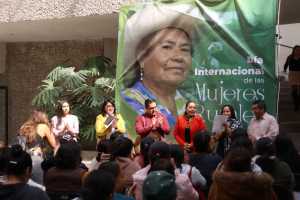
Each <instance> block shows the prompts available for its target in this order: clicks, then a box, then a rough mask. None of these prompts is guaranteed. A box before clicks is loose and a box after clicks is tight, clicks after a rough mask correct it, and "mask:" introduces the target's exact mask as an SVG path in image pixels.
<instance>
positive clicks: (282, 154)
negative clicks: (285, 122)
mask: <svg viewBox="0 0 300 200" xmlns="http://www.w3.org/2000/svg"><path fill="white" fill-rule="evenodd" d="M274 144H275V154H276V157H277V158H278V159H279V160H281V161H288V162H291V161H292V160H293V159H295V158H296V159H297V158H298V159H299V154H298V151H297V150H296V148H295V146H294V144H293V141H292V140H291V138H290V137H289V136H288V135H286V134H285V133H280V134H279V135H277V137H276V139H275V142H274Z"/></svg>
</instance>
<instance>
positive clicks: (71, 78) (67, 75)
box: [61, 67, 91, 88]
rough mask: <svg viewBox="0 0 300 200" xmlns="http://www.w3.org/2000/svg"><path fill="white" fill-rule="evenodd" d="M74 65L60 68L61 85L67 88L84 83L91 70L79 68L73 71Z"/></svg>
mask: <svg viewBox="0 0 300 200" xmlns="http://www.w3.org/2000/svg"><path fill="white" fill-rule="evenodd" d="M74 70H75V67H69V68H64V69H62V70H61V79H62V84H61V85H62V86H63V87H64V86H67V87H68V88H73V87H79V86H81V85H82V84H85V79H86V78H87V77H88V76H90V74H91V72H90V71H88V70H80V71H78V72H75V71H74Z"/></svg>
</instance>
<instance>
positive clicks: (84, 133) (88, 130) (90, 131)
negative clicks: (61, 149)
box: [80, 124, 97, 142]
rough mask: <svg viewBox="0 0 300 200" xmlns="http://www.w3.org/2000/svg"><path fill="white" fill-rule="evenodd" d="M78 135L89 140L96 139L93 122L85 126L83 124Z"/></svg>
mask: <svg viewBox="0 0 300 200" xmlns="http://www.w3.org/2000/svg"><path fill="white" fill-rule="evenodd" d="M80 136H81V137H84V138H86V139H88V138H90V141H91V142H92V141H93V140H94V139H97V134H96V130H95V124H93V125H87V126H84V127H83V128H82V129H80Z"/></svg>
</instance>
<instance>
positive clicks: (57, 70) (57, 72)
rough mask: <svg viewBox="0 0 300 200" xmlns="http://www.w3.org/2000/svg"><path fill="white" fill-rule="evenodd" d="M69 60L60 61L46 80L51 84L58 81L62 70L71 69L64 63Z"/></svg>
mask: <svg viewBox="0 0 300 200" xmlns="http://www.w3.org/2000/svg"><path fill="white" fill-rule="evenodd" d="M69 60H70V59H67V60H64V61H62V62H61V63H60V64H59V65H58V66H57V67H56V68H54V70H52V71H51V72H50V73H49V74H48V76H47V77H46V79H50V80H52V81H53V82H55V81H57V80H59V78H60V76H61V70H62V69H64V68H68V67H71V66H69V65H66V63H67V62H68V61H69Z"/></svg>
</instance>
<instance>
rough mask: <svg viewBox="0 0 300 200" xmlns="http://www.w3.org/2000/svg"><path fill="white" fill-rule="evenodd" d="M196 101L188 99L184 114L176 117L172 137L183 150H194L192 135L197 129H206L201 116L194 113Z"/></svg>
mask: <svg viewBox="0 0 300 200" xmlns="http://www.w3.org/2000/svg"><path fill="white" fill-rule="evenodd" d="M196 109H197V107H196V103H195V102H194V101H188V102H187V103H186V105H185V113H184V116H180V117H178V120H177V122H176V125H175V129H174V137H175V139H176V140H177V142H178V144H179V145H180V146H181V147H183V149H184V150H186V151H189V152H194V150H193V135H194V133H195V132H196V131H197V130H206V126H205V124H204V122H203V119H202V117H200V116H198V115H196Z"/></svg>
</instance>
